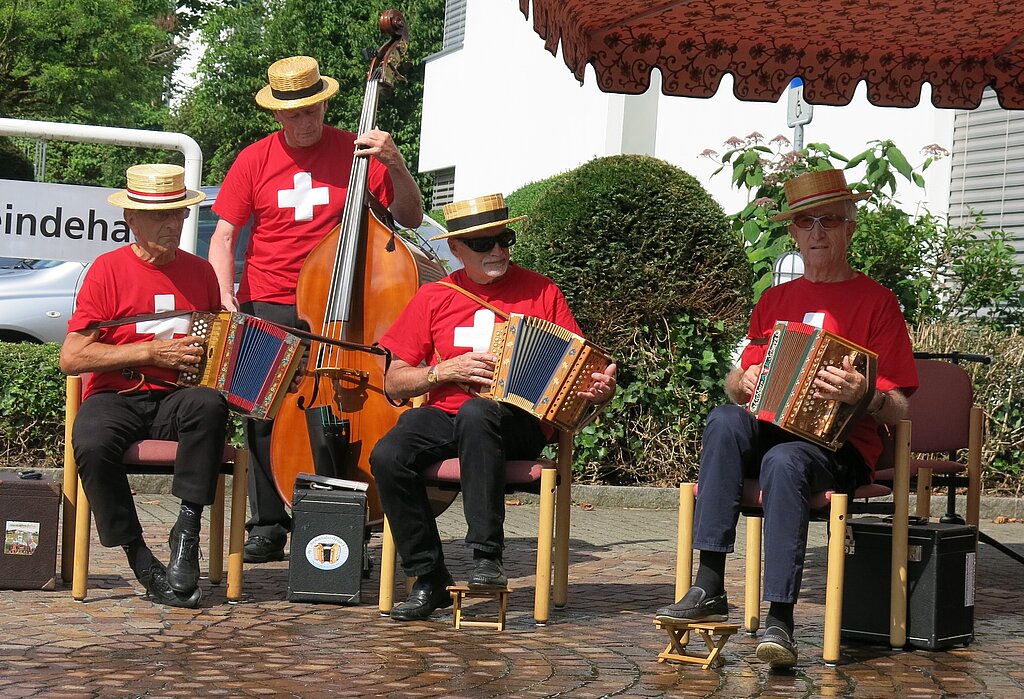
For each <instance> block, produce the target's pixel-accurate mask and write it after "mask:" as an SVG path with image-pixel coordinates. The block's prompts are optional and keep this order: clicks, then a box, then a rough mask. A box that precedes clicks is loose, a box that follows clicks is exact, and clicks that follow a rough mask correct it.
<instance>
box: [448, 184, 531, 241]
mask: <svg viewBox="0 0 1024 699" xmlns="http://www.w3.org/2000/svg"><path fill="white" fill-rule="evenodd" d="M443 211H444V220H445V223H446V224H447V227H448V232H447V233H445V234H443V235H435V236H434V237H433V238H431V240H440V239H441V238H452V237H455V236H460V235H468V234H470V233H476V232H477V231H483V230H487V229H488V228H501V227H503V226H505V225H506V224H509V223H514V222H516V221H522V220H523V219H524V218H526V217H525V216H516V217H515V218H509V217H508V207H507V206H505V197H503V196H501V195H500V194H488V195H487V196H484V197H477V198H476V199H467V200H465V201H456V202H453V203H451V204H445V205H444V208H443Z"/></svg>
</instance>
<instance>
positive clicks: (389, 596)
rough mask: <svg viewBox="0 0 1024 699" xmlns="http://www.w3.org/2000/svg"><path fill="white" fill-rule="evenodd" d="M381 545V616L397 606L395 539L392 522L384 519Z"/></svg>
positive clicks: (379, 604) (378, 606)
mask: <svg viewBox="0 0 1024 699" xmlns="http://www.w3.org/2000/svg"><path fill="white" fill-rule="evenodd" d="M383 537H384V538H383V539H382V540H381V543H380V592H379V593H378V595H377V610H378V611H379V612H380V613H381V616H384V615H386V614H390V613H391V608H392V607H394V606H395V537H394V536H393V535H392V534H391V522H390V521H388V518H387V517H385V518H384V534H383Z"/></svg>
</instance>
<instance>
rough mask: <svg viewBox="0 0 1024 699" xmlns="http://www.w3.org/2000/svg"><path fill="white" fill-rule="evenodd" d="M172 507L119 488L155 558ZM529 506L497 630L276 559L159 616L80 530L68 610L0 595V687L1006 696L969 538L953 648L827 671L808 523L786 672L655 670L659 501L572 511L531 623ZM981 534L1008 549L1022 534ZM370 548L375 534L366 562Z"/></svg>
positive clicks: (1019, 603) (1001, 584) (858, 648)
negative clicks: (965, 614) (961, 619)
mask: <svg viewBox="0 0 1024 699" xmlns="http://www.w3.org/2000/svg"><path fill="white" fill-rule="evenodd" d="M173 500H174V499H173V498H171V497H170V496H166V495H162V496H152V495H140V496H139V498H138V503H139V510H140V517H141V520H142V522H143V526H144V527H145V529H146V533H147V539H148V540H149V541H151V542H156V543H155V545H154V551H155V552H157V554H158V555H159V556H162V557H166V553H167V551H166V547H165V546H163V545H162V543H163V541H165V540H166V535H167V532H168V530H169V529H170V526H171V524H172V523H173V521H174V518H175V516H176V509H177V508H176V506H175V503H174V502H173ZM537 515H538V513H537V508H536V506H535V505H521V506H510V507H509V508H508V514H507V520H506V536H507V544H508V550H507V552H506V555H505V559H506V566H507V569H508V574H509V577H510V579H511V585H512V587H513V589H514V592H513V594H512V597H511V600H510V608H509V612H508V628H507V630H506V631H504V632H502V633H498V632H495V631H491V630H485V629H465V630H462V631H455V630H454V628H453V624H452V615H451V613H450V610H446V611H444V612H439V613H437V614H435V615H434V617H432V618H431V619H430V620H428V621H424V622H415V623H408V624H400V623H396V622H392V621H391V620H390V619H388V618H382V617H381V616H380V615H379V613H378V611H377V606H376V603H377V584H376V575H374V576H372V577H371V579H367V580H364V581H363V588H362V596H363V603H362V604H361V605H358V606H344V607H342V606H332V605H312V604H297V603H290V602H287V601H286V600H285V591H286V588H287V583H288V567H287V561H283V562H277V563H270V564H265V565H258V566H247V567H246V571H245V591H246V592H245V594H246V597H245V601H244V602H243V603H241V604H237V605H229V604H227V603H226V600H225V597H224V586H223V585H218V586H213V585H211V584H210V583H209V581H208V579H207V578H206V577H205V576H204V578H203V579H202V581H201V585H202V586H203V587H204V592H205V593H206V595H205V597H204V600H203V603H202V607H201V608H200V609H198V610H184V609H170V608H165V607H159V606H156V605H153V604H152V603H150V602H149V601H148V600H147V599H145V598H144V597H142V594H141V593H142V588H141V586H140V585H139V584H138V583H137V582H136V581H135V580H134V578H133V577H132V575H131V573H130V571H129V570H128V568H127V566H126V565H125V563H124V557H123V553H122V552H121V551H120V549H115V550H110V549H104V548H102V547H101V546H100V545H99V542H98V540H97V539H96V537H95V533H94V534H93V542H92V558H91V562H90V584H89V597H88V599H87V600H86V601H85V602H84V603H77V602H74V601H73V600H72V599H71V595H70V591H69V590H67V589H66V588H61V589H58V590H56V591H52V592H42V591H36V592H33V591H26V592H2V593H0V697H3V698H4V699H6V698H7V697H68V698H72V699H75V698H77V697H138V696H162V697H195V696H229V697H244V696H253V697H263V696H290V697H321V696H385V697H453V696H454V697H506V696H507V697H552V696H572V697H607V696H621V697H660V696H672V697H677V696H686V697H722V698H727V697H744V698H745V697H752V696H759V697H819V696H820V697H858V698H859V697H880V698H881V697H886V698H888V697H892V696H900V697H908V698H913V699H917V698H918V697H922V698H923V697H978V698H990V699H1003V698H1004V697H1020V696H1022V695H1024V670H1022V669H1021V668H1024V589H1022V587H1021V584H1020V581H1021V580H1022V579H1024V575H1022V574H1024V569H1022V567H1021V566H1020V565H1019V564H1017V563H1016V562H1014V561H1012V560H1010V559H1009V558H1007V557H1005V556H1003V555H1002V554H1000V553H998V552H996V551H994V550H993V549H990V548H988V547H986V546H982V547H981V548H980V550H979V554H978V570H977V607H976V615H975V616H976V623H975V632H976V640H975V642H974V643H973V644H972V645H971V646H968V647H958V648H953V649H950V650H948V651H944V652H935V653H932V652H927V651H921V650H902V651H893V650H891V649H889V648H888V647H886V646H873V645H867V644H853V643H848V644H844V645H843V649H842V659H841V662H840V664H839V665H838V667H835V668H829V667H826V666H825V665H824V663H823V662H822V661H821V643H822V628H823V612H824V566H825V548H824V545H825V532H824V529H825V528H824V526H821V525H812V526H811V539H810V547H809V551H808V557H807V570H806V572H805V575H804V587H803V590H802V596H801V603H800V604H799V605H798V606H797V610H796V620H797V625H798V628H797V637H798V640H799V642H800V648H801V650H800V664H799V666H798V667H797V668H796V669H795V670H794V671H792V672H786V673H773V672H769V671H768V669H767V668H766V667H765V666H764V664H762V663H760V662H759V661H757V659H756V658H755V657H754V651H755V649H756V647H757V639H756V638H751V637H749V636H747V635H745V634H742V633H740V634H737V635H735V636H733V637H732V638H731V639H730V641H729V642H728V644H727V645H726V646H725V650H724V653H723V656H724V658H725V661H726V662H725V665H724V666H723V667H721V668H718V669H714V670H701V669H700V667H699V666H697V665H692V666H691V665H686V666H682V665H677V664H672V663H659V662H657V655H658V653H659V652H660V651H661V650H663V649H664V647H665V643H666V640H667V639H666V636H665V635H664V633H663V632H661V631H659V630H657V629H656V628H654V625H653V624H652V623H651V622H652V618H653V614H654V610H656V609H657V608H658V607H660V606H662V605H664V604H667V603H669V602H671V601H673V600H672V594H673V589H674V582H673V575H674V570H675V526H676V515H675V512H674V511H669V510H643V509H627V508H612V507H604V506H601V505H598V506H596V507H594V508H593V509H592V510H583V509H579V508H574V510H573V513H572V518H573V522H572V531H571V542H572V543H571V561H570V562H571V567H570V588H569V604H568V606H567V607H565V608H564V609H553V610H552V614H551V621H550V623H549V624H548V625H547V626H545V627H536V626H534V624H533V596H534V584H535V580H534V561H535V548H536V545H535V544H536V541H535V536H536V526H537ZM741 524H742V523H741ZM439 527H440V530H441V532H442V536H443V537H444V539H445V541H446V544H445V545H446V558H447V560H448V563H449V566H450V568H451V569H452V572H453V574H454V575H455V578H456V580H460V579H461V580H464V579H465V577H466V576H467V575H468V574H469V572H470V570H471V569H472V557H471V555H470V554H469V552H468V551H467V550H466V549H465V548H464V546H463V545H462V544H461V541H460V540H461V537H463V536H464V535H465V523H464V522H463V521H462V516H461V506H460V503H458V502H457V503H456V504H455V505H454V506H453V507H452V508H451V509H450V510H449V511H448V512H447V513H445V514H444V515H442V516H441V517H440V519H439ZM984 528H985V530H986V531H988V532H989V533H991V534H992V535H993V536H995V537H996V538H997V539H999V540H1000V541H1003V542H1004V543H1007V544H1008V545H1011V546H1013V547H1014V548H1015V549H1016V550H1018V551H1021V550H1024V525H1021V524H1004V525H993V524H985V525H984ZM743 532H744V528H743V526H741V527H740V528H739V532H738V537H739V540H738V542H737V555H735V556H732V557H730V560H729V567H728V569H727V591H728V593H729V596H730V598H731V599H732V600H733V606H732V608H731V614H732V618H733V619H734V620H737V619H739V617H740V616H741V614H742V609H741V605H742V599H743V590H742V585H743V564H742V559H741V554H742V547H743ZM204 537H205V528H204ZM206 543H207V542H206V540H205V538H204V545H206ZM379 549H380V537H379V536H374V537H373V539H372V540H371V554H372V555H373V557H374V560H375V569H374V570H375V573H376V571H378V570H379V555H380V551H379ZM883 587H884V585H883ZM404 594H405V593H404V581H401V580H399V581H396V599H401V598H402V597H403V596H404ZM766 609H767V605H764V606H762V614H763V613H764V611H765V610H766Z"/></svg>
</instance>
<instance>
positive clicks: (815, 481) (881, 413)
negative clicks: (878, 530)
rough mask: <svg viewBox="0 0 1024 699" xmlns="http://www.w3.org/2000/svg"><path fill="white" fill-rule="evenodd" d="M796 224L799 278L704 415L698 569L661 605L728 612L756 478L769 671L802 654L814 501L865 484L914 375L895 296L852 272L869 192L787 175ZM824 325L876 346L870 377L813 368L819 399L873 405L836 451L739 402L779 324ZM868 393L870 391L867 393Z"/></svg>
mask: <svg viewBox="0 0 1024 699" xmlns="http://www.w3.org/2000/svg"><path fill="white" fill-rule="evenodd" d="M785 192H786V200H787V203H788V205H789V206H788V210H787V211H785V212H783V213H780V214H778V215H777V216H775V220H777V221H781V220H788V221H789V233H790V235H792V236H793V239H794V240H795V241H796V244H797V247H798V248H799V249H800V254H801V255H802V256H803V261H804V276H803V277H802V278H799V279H795V280H793V281H791V282H788V283H786V284H781V285H779V286H776V287H773V288H771V289H769V290H768V291H766V292H765V293H764V295H763V296H762V297H761V299H760V300H759V301H758V303H757V306H756V307H755V308H754V313H753V316H752V317H751V320H750V330H749V332H748V335H747V337H748V338H749V339H750V340H751V342H750V344H749V345H748V346H747V348H746V349H745V350H744V352H743V356H742V358H741V362H740V367H738V368H736V369H733V371H732V372H730V374H729V375H728V376H727V377H726V382H725V389H726V393H727V394H728V395H729V397H730V398H731V399H732V400H733V401H734V402H735V403H736V405H724V406H720V407H718V408H715V409H714V410H713V411H712V412H711V415H710V416H709V417H708V424H707V427H706V428H705V431H704V438H703V449H702V451H701V463H700V477H699V489H700V497H698V498H697V508H696V511H695V513H694V536H693V546H694V548H696V549H698V550H699V551H700V566H699V568H698V570H697V575H696V579H695V580H694V584H693V586H692V587H691V588H690V589H689V591H688V592H686V594H685V595H683V597H682V599H680V600H679V601H678V602H676V603H675V604H672V605H669V606H667V607H663V608H661V609H659V610H658V612H657V617H658V618H659V619H663V620H671V621H687V620H689V621H725V620H726V618H727V617H728V613H729V608H728V601H727V599H726V595H725V586H724V577H725V556H726V553H728V552H731V551H732V550H733V543H734V542H735V539H736V522H737V519H738V517H739V505H740V493H741V491H742V488H743V480H744V479H745V478H757V479H759V480H760V485H761V493H762V496H761V497H762V503H763V509H764V599H766V600H768V602H769V603H770V605H771V606H770V607H769V610H768V617H767V619H766V620H765V633H764V636H763V637H762V639H761V643H760V644H758V646H757V657H758V658H760V659H761V660H763V661H765V662H767V663H769V665H770V666H771V667H773V668H787V667H792V666H793V665H795V664H796V662H797V645H796V642H795V641H794V637H793V628H794V622H793V608H794V606H795V604H796V601H797V597H798V595H799V592H800V582H801V579H802V575H803V563H804V554H805V549H806V547H807V523H808V519H809V512H808V508H807V502H808V500H809V498H810V496H811V495H812V494H814V493H818V492H821V491H824V490H827V489H831V488H835V489H837V490H840V491H843V492H850V491H852V490H853V489H855V488H856V487H857V486H858V485H861V484H865V483H868V482H870V480H871V478H872V474H873V472H874V466H875V462H876V460H877V459H878V456H879V454H880V453H881V450H882V444H881V440H880V438H879V435H878V431H877V428H878V425H880V424H887V425H893V424H896V423H897V422H899V421H900V420H901V419H902V418H903V417H904V416H905V415H906V412H907V396H908V395H909V394H910V393H912V392H913V390H914V389H915V388H916V387H917V372H916V370H915V368H914V357H913V354H912V351H911V346H910V338H909V336H908V334H907V326H906V323H905V322H904V320H903V313H902V312H901V311H900V307H899V302H898V301H897V300H896V296H895V295H894V294H893V293H892V292H891V291H889V290H888V289H886V288H885V287H883V286H881V285H880V284H878V283H877V282H875V281H873V280H871V279H870V278H868V277H867V276H865V275H863V274H861V273H859V272H857V271H855V270H854V269H853V268H852V267H851V266H850V263H849V261H848V260H847V248H848V247H849V244H850V240H851V239H852V238H853V232H854V228H855V226H856V217H857V207H856V206H855V204H854V202H856V201H858V200H861V199H865V198H867V195H866V194H859V193H857V192H854V191H853V190H851V189H850V188H849V186H847V184H846V178H845V177H844V176H843V173H842V172H841V171H840V170H826V171H823V172H811V173H806V174H803V175H799V176H797V177H795V178H793V179H792V180H790V181H788V182H786V183H785ZM779 320H787V321H798V322H802V323H806V324H808V325H813V326H815V327H821V328H825V329H826V330H829V331H831V332H833V333H835V334H837V335H839V336H841V337H844V338H846V339H848V340H851V341H853V342H854V343H856V344H859V345H861V346H863V347H866V348H868V349H870V350H872V351H874V352H876V353H877V354H878V376H877V379H876V381H875V384H874V385H868V382H867V379H866V378H865V377H864V376H863V375H861V374H860V373H858V372H857V371H856V370H855V369H854V368H853V367H852V366H851V365H850V361H849V358H847V359H845V360H844V363H843V366H841V367H828V368H826V369H822V370H821V371H819V372H818V374H817V376H816V377H815V381H814V385H815V387H816V389H817V392H816V393H815V396H816V397H819V398H829V399H832V400H836V401H842V402H844V403H849V404H851V405H857V404H860V403H861V402H862V401H864V400H869V402H868V407H867V413H866V415H865V416H864V417H863V418H862V419H861V421H860V422H859V423H858V424H857V426H856V428H855V429H854V431H853V433H852V435H851V437H850V439H849V440H848V441H847V442H846V444H844V445H843V447H842V448H841V449H840V450H839V451H837V452H831V451H829V450H827V449H825V448H823V447H820V446H817V445H816V444H812V443H811V442H809V441H806V440H803V439H801V438H799V437H797V436H795V435H792V434H790V433H789V432H784V431H782V430H781V429H779V428H778V427H776V426H775V425H773V424H771V423H769V422H762V421H760V420H757V419H756V418H754V417H753V416H752V415H751V414H750V413H749V412H747V410H746V409H745V408H744V407H742V406H743V405H744V404H745V403H747V402H748V401H749V400H750V395H751V393H752V392H753V390H754V385H755V383H756V382H757V378H758V375H759V374H760V371H761V364H762V362H763V361H764V356H765V353H766V351H767V343H766V342H765V339H766V338H768V337H770V336H771V334H772V331H773V330H774V327H775V323H776V321H779ZM869 395H870V399H869V398H868V397H869Z"/></svg>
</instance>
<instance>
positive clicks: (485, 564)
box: [468, 558, 508, 590]
mask: <svg viewBox="0 0 1024 699" xmlns="http://www.w3.org/2000/svg"><path fill="white" fill-rule="evenodd" d="M468 586H469V589H471V590H504V589H505V588H506V587H508V578H507V577H505V568H504V567H503V566H502V565H501V559H498V558H478V559H476V564H475V567H474V568H473V574H472V575H471V576H469V583H468Z"/></svg>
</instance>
